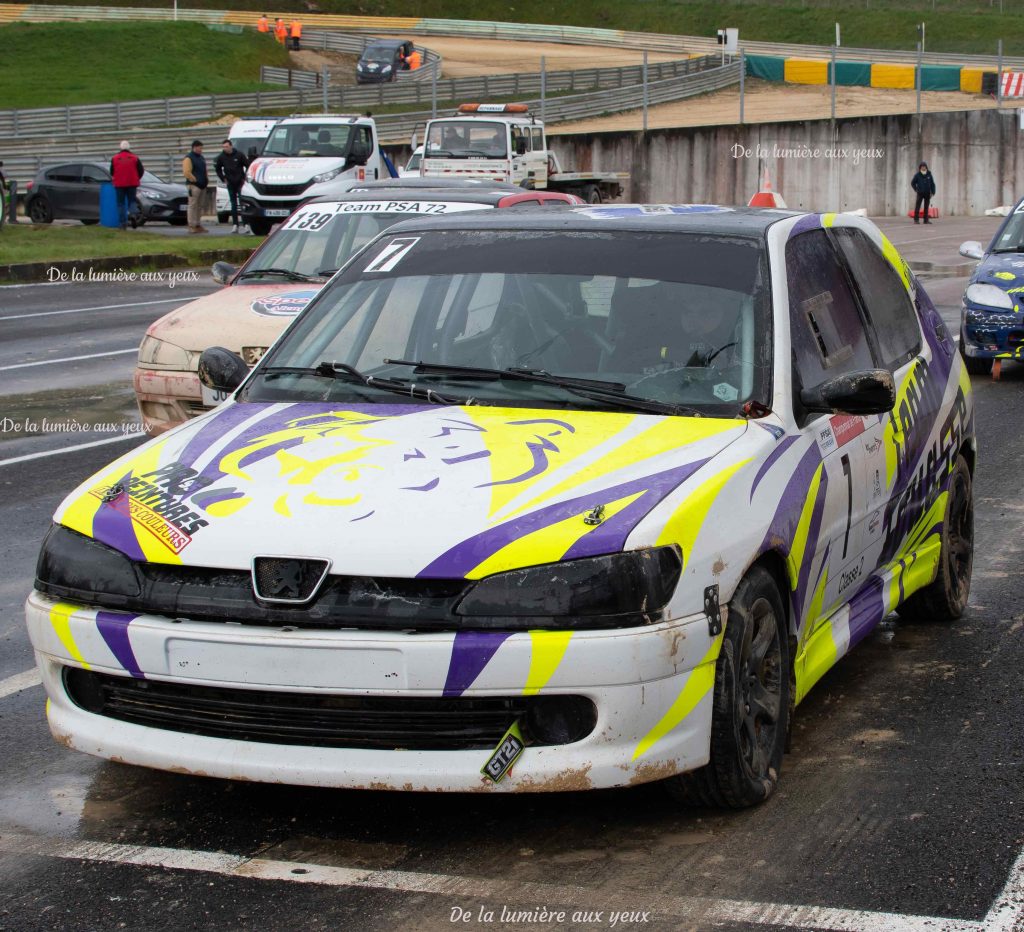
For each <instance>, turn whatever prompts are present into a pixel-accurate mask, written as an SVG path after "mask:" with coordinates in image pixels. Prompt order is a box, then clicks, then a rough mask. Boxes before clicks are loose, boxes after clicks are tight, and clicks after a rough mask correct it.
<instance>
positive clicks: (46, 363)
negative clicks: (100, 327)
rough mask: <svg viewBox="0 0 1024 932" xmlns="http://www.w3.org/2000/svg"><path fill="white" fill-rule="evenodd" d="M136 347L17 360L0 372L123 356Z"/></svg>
mask: <svg viewBox="0 0 1024 932" xmlns="http://www.w3.org/2000/svg"><path fill="white" fill-rule="evenodd" d="M138 351H139V349H138V347H133V348H132V349H119V350H110V351H109V352H106V353H89V354H88V355H86V356H65V357H64V358H63V359H40V360H39V361H38V362H19V363H16V364H15V365H13V366H0V372H7V371H8V370H9V369H29V368H31V367H32V366H52V365H55V364H56V363H58V362H78V361H79V360H80V359H99V358H100V357H101V356H124V355H125V354H126V353H137V352H138Z"/></svg>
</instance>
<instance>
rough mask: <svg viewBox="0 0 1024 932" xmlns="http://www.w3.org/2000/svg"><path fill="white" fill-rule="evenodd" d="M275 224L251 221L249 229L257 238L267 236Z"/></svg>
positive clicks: (265, 221)
mask: <svg viewBox="0 0 1024 932" xmlns="http://www.w3.org/2000/svg"><path fill="white" fill-rule="evenodd" d="M271 226H273V224H272V223H271V222H270V221H269V220H250V221H249V229H250V230H252V232H253V233H255V234H256V235H257V236H266V235H267V234H268V233H269V232H270V228H271Z"/></svg>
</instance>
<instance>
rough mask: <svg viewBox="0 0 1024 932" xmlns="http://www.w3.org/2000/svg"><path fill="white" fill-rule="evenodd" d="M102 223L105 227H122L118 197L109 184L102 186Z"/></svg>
mask: <svg viewBox="0 0 1024 932" xmlns="http://www.w3.org/2000/svg"><path fill="white" fill-rule="evenodd" d="M100 223H101V224H102V225H103V226H105V227H119V226H120V225H121V222H120V220H119V219H118V216H117V195H116V194H115V193H114V186H113V185H112V184H110V183H109V182H107V183H106V184H101V185H100Z"/></svg>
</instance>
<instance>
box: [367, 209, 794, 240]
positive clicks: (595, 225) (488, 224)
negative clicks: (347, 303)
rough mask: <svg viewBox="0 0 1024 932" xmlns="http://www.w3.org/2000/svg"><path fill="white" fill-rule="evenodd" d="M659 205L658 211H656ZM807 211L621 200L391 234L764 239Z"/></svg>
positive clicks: (431, 223) (400, 228) (443, 222)
mask: <svg viewBox="0 0 1024 932" xmlns="http://www.w3.org/2000/svg"><path fill="white" fill-rule="evenodd" d="M652 208H656V209H652ZM805 213H806V211H792V210H773V209H764V208H747V207H716V206H714V205H710V204H679V205H663V204H657V205H645V204H619V205H616V206H607V207H569V208H567V209H566V210H557V211H555V210H547V209H540V210H536V211H529V212H518V211H517V212H516V215H515V220H514V221H511V220H510V219H509V215H508V213H507V212H505V211H488V212H487V213H483V212H481V213H473V214H447V215H440V214H438V215H435V216H431V217H422V218H418V219H415V220H411V219H410V220H403V221H401V222H400V223H398V224H396V225H395V226H393V227H389V228H388V230H387V234H388V235H391V234H397V233H399V232H404V231H406V230H414V229H415V230H428V229H436V230H451V229H463V230H489V229H502V228H504V227H507V226H509V225H510V224H511V226H512V227H513V228H514V229H515V230H517V231H522V230H537V231H540V230H546V231H559V230H566V231H572V232H586V233H597V232H601V231H605V230H609V231H610V230H616V231H636V232H651V231H658V232H665V233H709V234H715V235H722V236H725V235H731V236H750V237H758V238H760V237H763V236H764V233H765V231H766V230H767V229H768V227H770V226H771V225H772V224H774V223H778V222H779V221H780V220H786V219H787V218H791V217H799V216H802V215H803V214H805Z"/></svg>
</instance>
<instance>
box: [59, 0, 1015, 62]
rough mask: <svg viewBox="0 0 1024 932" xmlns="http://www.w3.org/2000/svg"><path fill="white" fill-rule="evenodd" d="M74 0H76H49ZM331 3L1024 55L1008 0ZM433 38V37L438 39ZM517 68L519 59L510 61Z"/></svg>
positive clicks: (292, 1)
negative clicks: (923, 32)
mask: <svg viewBox="0 0 1024 932" xmlns="http://www.w3.org/2000/svg"><path fill="white" fill-rule="evenodd" d="M47 2H66V0H47ZM116 5H119V6H124V5H133V6H148V7H159V6H166V2H165V0H116ZM182 5H183V6H188V7H190V8H195V9H218V10H223V9H233V10H249V11H255V12H260V11H262V8H261V7H257V6H256V5H255V4H254V3H253V2H252V0H182ZM318 5H319V7H320V9H321V12H323V13H344V14H349V15H361V16H426V17H442V18H448V19H473V20H500V21H503V22H520V23H555V24H564V25H572V26H601V27H606V28H611V29H628V30H634V31H639V32H666V33H675V34H678V35H703V36H713V35H715V32H716V30H717V29H718V28H720V27H722V26H735V27H737V28H738V29H739V30H740V38H741V39H743V38H746V39H749V40H759V41H767V42H799V43H809V44H813V45H829V44H831V43H832V42H833V41H834V39H835V23H836V20H838V21H839V22H840V24H841V26H842V41H843V44H844V45H846V46H855V47H861V48H893V49H908V50H913V49H914V48H915V43H916V42H917V29H916V27H917V23H919V22H921V21H922V20H924V21H925V22H926V23H927V42H926V45H927V48H928V50H929V51H935V52H972V53H986V54H995V50H996V40H998V39H1002V40H1003V42H1004V51H1005V52H1006V54H1007V55H1024V11H1022V10H1021V9H1020V6H1019V4H1017V3H1013V4H1012V7H1013V8H1012V9H1011V2H1010V0H1004V3H1003V5H1004V7H1005V12H1003V13H1000V12H999V6H1000V0H995V2H994V3H993V2H992V0H935V2H934V9H933V0H719V2H713V3H712V2H707V0H697V2H688V0H637V2H634V3H621V2H614V0H563V2H562V3H559V4H552V3H551V2H550V0H518V2H516V3H514V4H511V5H510V3H509V2H508V0H318ZM304 10H305V3H304V0H278V2H277V3H276V4H275V5H274V8H273V9H272V10H269V11H268V15H270V16H273V15H274V14H275V13H276V12H281V13H287V12H289V11H298V12H300V13H301V12H303V11H304ZM428 44H429V43H428ZM512 64H514V63H511V62H510V65H512ZM510 70H514V68H510Z"/></svg>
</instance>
